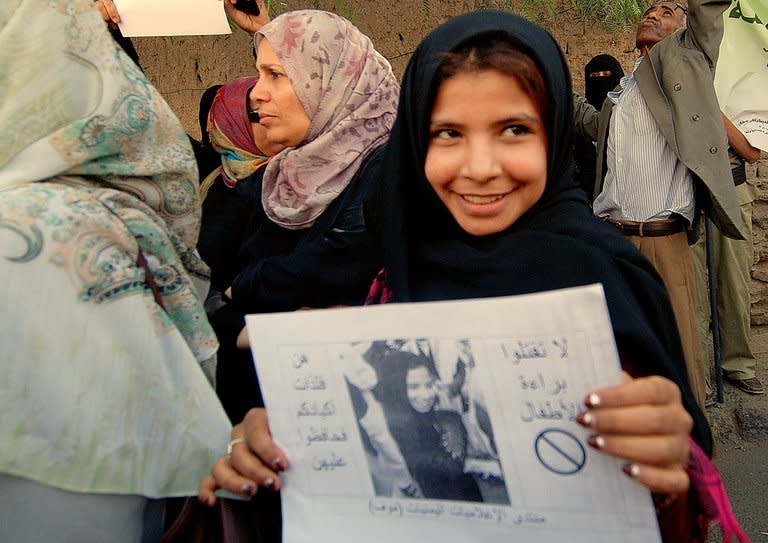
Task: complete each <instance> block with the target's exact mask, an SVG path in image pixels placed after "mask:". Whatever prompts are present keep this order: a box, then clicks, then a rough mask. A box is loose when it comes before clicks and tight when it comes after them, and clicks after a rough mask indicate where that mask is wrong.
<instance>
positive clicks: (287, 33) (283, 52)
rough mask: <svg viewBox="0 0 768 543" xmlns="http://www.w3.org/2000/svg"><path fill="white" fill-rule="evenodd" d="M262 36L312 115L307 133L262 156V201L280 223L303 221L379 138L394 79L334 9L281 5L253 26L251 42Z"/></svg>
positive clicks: (391, 107)
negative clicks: (268, 156)
mask: <svg viewBox="0 0 768 543" xmlns="http://www.w3.org/2000/svg"><path fill="white" fill-rule="evenodd" d="M262 39H266V40H267V41H268V42H269V44H270V45H271V46H272V47H273V48H274V50H275V53H276V54H277V56H278V58H279V59H280V62H281V63H282V65H283V68H285V71H286V74H287V76H288V78H289V79H290V81H291V83H292V84H293V88H294V90H295V91H296V94H297V96H298V98H299V100H300V101H301V104H302V105H303V106H304V111H305V112H306V113H307V116H308V117H309V118H310V120H311V126H310V128H309V133H308V134H307V138H306V141H305V142H304V143H302V144H301V145H299V146H298V147H295V148H288V149H285V150H284V151H282V152H280V153H279V154H277V155H276V156H275V157H274V158H273V159H272V160H271V161H270V163H269V164H267V167H266V171H265V172H264V184H263V188H262V204H263V206H264V211H265V212H266V214H267V216H268V217H269V218H270V219H271V220H272V221H274V222H275V223H277V224H279V225H281V226H283V227H284V228H288V229H292V230H298V229H303V228H309V227H310V226H312V224H313V223H314V221H315V220H316V219H317V218H318V217H319V216H320V214H321V213H323V211H325V209H326V208H327V207H328V205H329V204H330V203H331V202H332V201H333V200H334V199H335V198H336V197H337V196H338V195H339V194H340V193H341V191H343V190H344V188H345V187H346V186H347V185H348V184H349V182H350V181H351V180H352V177H353V176H354V175H355V173H356V172H357V170H358V167H359V166H360V164H361V163H362V161H363V159H364V158H365V157H366V156H367V155H368V153H369V152H370V151H372V150H373V149H375V148H376V147H378V146H379V145H380V144H381V143H383V141H384V140H385V139H386V137H387V135H388V134H389V130H390V128H391V127H392V123H393V122H394V119H395V112H396V110H397V98H398V92H399V86H398V84H397V80H396V79H395V76H394V74H393V73H392V67H391V66H390V65H389V62H388V61H387V60H386V59H385V58H384V57H383V56H382V55H381V54H379V53H378V52H377V51H376V50H375V49H374V47H373V44H372V43H371V40H370V39H369V38H368V37H367V36H365V35H364V34H363V33H362V32H360V30H358V29H357V28H356V27H355V26H354V25H353V24H352V23H350V22H349V21H347V20H346V19H344V18H343V17H340V16H338V15H335V14H333V13H329V12H325V11H317V10H299V11H292V12H288V13H285V14H283V15H280V16H279V17H276V18H275V19H274V20H272V21H271V22H270V23H268V24H266V25H265V26H264V27H263V28H262V29H261V30H260V31H259V32H257V33H256V35H255V37H254V43H255V46H256V48H258V46H259V43H260V42H261V40H262Z"/></svg>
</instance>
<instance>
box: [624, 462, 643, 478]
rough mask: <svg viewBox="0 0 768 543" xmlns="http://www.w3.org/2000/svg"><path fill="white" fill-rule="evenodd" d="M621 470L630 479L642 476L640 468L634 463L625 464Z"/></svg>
mask: <svg viewBox="0 0 768 543" xmlns="http://www.w3.org/2000/svg"><path fill="white" fill-rule="evenodd" d="M621 470H622V471H623V472H624V473H626V474H627V475H628V476H629V477H632V478H633V479H636V478H637V476H638V475H640V466H638V465H637V464H634V463H632V462H627V463H626V464H624V466H622V468H621Z"/></svg>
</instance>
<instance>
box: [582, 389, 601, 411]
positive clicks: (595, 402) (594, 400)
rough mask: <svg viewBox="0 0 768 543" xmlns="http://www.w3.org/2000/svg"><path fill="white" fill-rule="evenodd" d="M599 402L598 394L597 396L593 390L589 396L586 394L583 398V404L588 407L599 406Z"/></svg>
mask: <svg viewBox="0 0 768 543" xmlns="http://www.w3.org/2000/svg"><path fill="white" fill-rule="evenodd" d="M600 403H601V400H600V396H598V395H597V394H595V393H594V392H593V393H592V394H590V395H589V396H587V399H586V400H584V405H586V406H587V407H589V408H590V409H591V408H593V407H600Z"/></svg>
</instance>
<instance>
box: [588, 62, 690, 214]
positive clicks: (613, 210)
mask: <svg viewBox="0 0 768 543" xmlns="http://www.w3.org/2000/svg"><path fill="white" fill-rule="evenodd" d="M641 61H642V57H641V58H640V59H638V62H637V63H636V64H635V68H637V66H639V64H640V62H641ZM620 87H621V89H620V90H619V91H616V92H610V93H608V97H609V98H610V99H611V100H612V101H613V102H614V103H615V104H616V105H615V107H614V108H613V113H612V116H611V120H610V130H609V133H608V145H607V168H608V171H607V173H606V176H605V183H604V185H603V190H602V192H601V193H600V194H599V195H598V197H597V198H596V199H595V202H594V212H595V215H597V216H599V217H604V218H607V217H609V218H612V219H617V220H622V219H623V220H630V221H643V222H644V221H650V220H656V219H664V218H668V217H669V216H670V215H671V214H672V213H677V214H679V215H682V216H683V217H685V218H686V219H687V220H688V222H689V223H690V222H691V221H692V220H693V214H694V208H695V195H694V187H693V182H692V178H691V172H690V171H689V170H688V168H687V167H686V166H685V165H684V164H683V163H682V162H680V161H679V160H678V158H677V155H676V154H675V153H674V152H673V150H672V149H671V148H670V146H669V144H668V143H667V141H666V140H665V139H664V135H663V134H662V133H661V130H660V129H659V127H658V125H657V124H656V121H655V120H654V118H653V115H652V114H651V110H650V109H649V108H648V104H646V102H645V99H644V98H643V96H642V94H641V93H640V88H639V87H638V85H637V81H636V80H635V77H634V73H630V74H629V75H627V76H625V77H623V78H622V79H621V82H620Z"/></svg>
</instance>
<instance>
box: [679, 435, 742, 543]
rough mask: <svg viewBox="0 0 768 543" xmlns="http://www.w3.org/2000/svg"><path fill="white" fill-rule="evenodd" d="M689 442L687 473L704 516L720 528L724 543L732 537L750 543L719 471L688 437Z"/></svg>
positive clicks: (729, 541)
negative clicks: (734, 510)
mask: <svg viewBox="0 0 768 543" xmlns="http://www.w3.org/2000/svg"><path fill="white" fill-rule="evenodd" d="M688 442H689V444H690V446H691V452H690V454H689V456H688V463H687V465H686V467H685V469H686V471H687V472H688V476H689V477H690V479H691V485H693V488H694V490H696V494H697V495H698V498H699V503H700V504H701V507H702V508H703V510H704V514H705V515H706V516H707V517H708V518H710V519H711V520H712V521H714V522H717V523H719V524H720V529H721V530H722V532H723V542H724V543H731V537H732V536H734V535H735V536H736V538H737V539H738V540H739V541H741V543H749V542H750V539H749V536H747V534H745V533H744V530H742V529H741V526H740V525H739V521H738V520H736V517H735V516H734V514H733V510H732V509H731V501H730V500H729V499H728V493H727V492H726V490H725V486H724V485H723V480H722V479H721V478H720V473H719V472H718V471H717V468H716V467H715V465H714V464H713V463H712V461H711V460H710V459H709V457H708V456H707V455H706V453H704V451H702V450H701V447H699V446H698V445H697V444H696V442H695V441H693V439H691V438H690V437H689V438H688Z"/></svg>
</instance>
